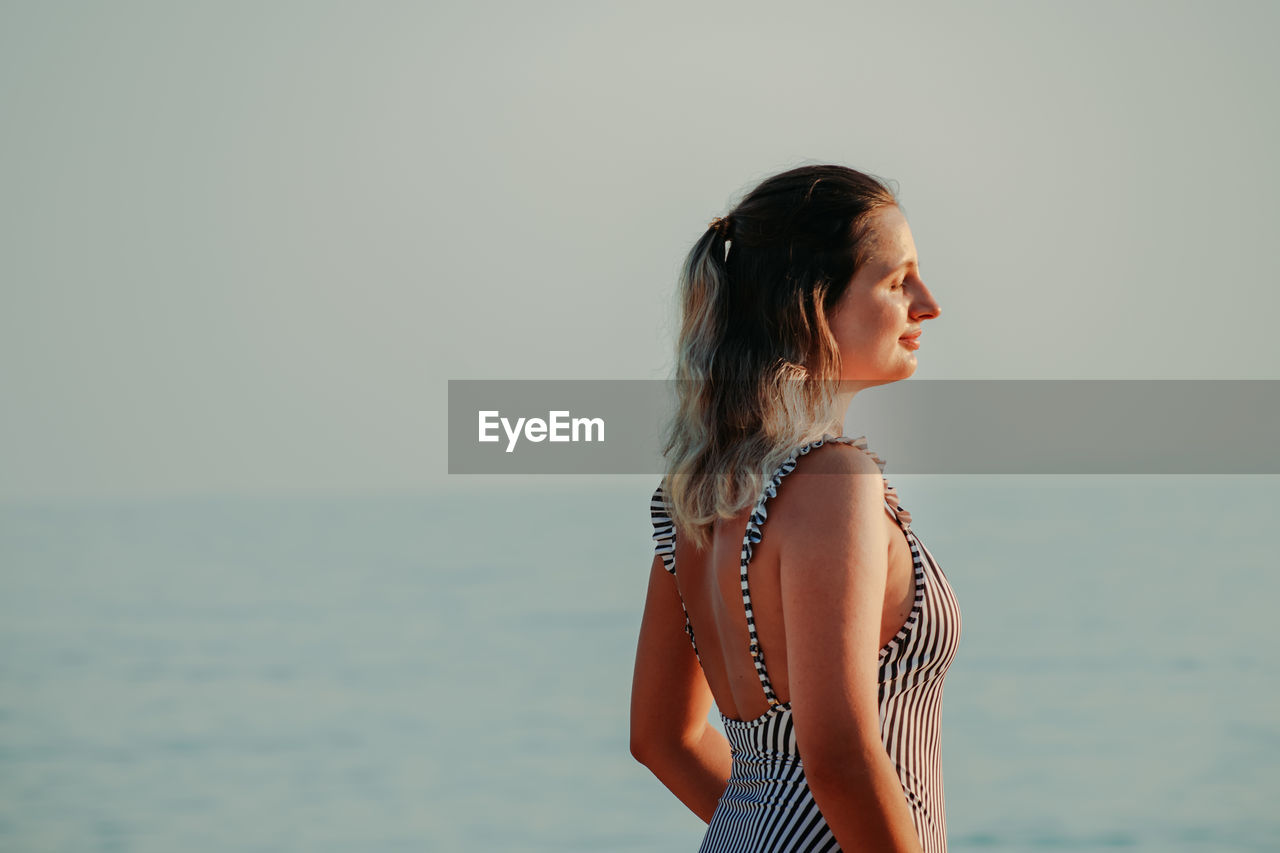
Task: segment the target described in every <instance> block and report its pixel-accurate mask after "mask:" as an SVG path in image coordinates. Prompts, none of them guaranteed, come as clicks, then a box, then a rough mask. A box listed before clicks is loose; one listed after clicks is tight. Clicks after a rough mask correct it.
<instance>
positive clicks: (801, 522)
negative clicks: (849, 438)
mask: <svg viewBox="0 0 1280 853" xmlns="http://www.w3.org/2000/svg"><path fill="white" fill-rule="evenodd" d="M862 452H864V451H862V450H860V449H858V448H856V447H850V446H848V445H841V444H828V445H825V446H823V447H819V448H817V449H816V450H814V452H812V453H810V454H809V455H808V456H807V457H805V459H804V461H803V463H802V464H797V467H796V469H795V471H794V473H791V474H790V476H788V477H787V487H786V488H785V489H781V490H779V491H778V492H777V495H776V496H775V497H772V498H770V499H769V502H768V531H769V533H768V535H767V536H763V537H761V539H760V541H759V542H758V543H756V544H755V545H754V546H753V548H752V552H751V557H750V600H751V606H752V610H753V615H754V622H755V627H756V634H757V637H758V642H759V651H760V654H761V657H762V658H763V659H764V660H766V661H768V671H769V679H770V681H771V682H772V686H773V690H774V693H775V694H776V696H777V700H778V701H779V702H781V703H784V704H785V703H787V702H789V700H790V695H791V692H790V689H789V682H788V672H787V631H786V620H785V614H784V613H783V608H782V584H781V571H782V566H783V563H784V560H785V555H786V553H787V543H788V542H789V541H792V542H793V541H797V537H812V536H821V535H822V531H820V530H814V529H812V528H813V525H811V524H808V523H807V519H806V518H805V517H804V515H802V514H801V513H799V512H798V511H797V510H796V506H798V505H799V504H801V503H804V502H806V501H807V500H812V499H813V498H814V497H818V498H820V497H821V495H822V490H823V489H824V488H826V487H829V486H830V485H831V484H832V479H831V477H829V476H823V475H826V474H830V473H832V472H833V470H834V467H833V464H832V463H833V461H835V460H833V459H832V457H831V454H838V453H862ZM806 493H807V494H806ZM751 514H752V509H751V508H748V509H745V510H743V511H742V512H741V513H740V514H739V515H738V516H735V517H734V518H732V519H721V520H718V521H717V522H716V523H715V524H714V525H713V527H712V530H711V542H710V545H709V547H708V548H707V549H706V550H703V551H699V550H697V549H696V548H694V546H693V545H691V544H689V543H688V542H686V541H681V540H677V541H676V544H675V551H674V554H673V556H674V561H675V565H676V566H677V567H678V569H677V571H676V572H675V577H676V583H677V585H678V588H679V591H680V597H681V598H682V599H683V601H684V606H685V609H686V612H687V614H688V618H689V624H690V626H691V627H692V629H693V632H694V636H695V637H696V638H697V649H698V655H699V659H700V661H701V663H702V669H703V672H704V673H705V674H706V678H707V684H708V686H709V687H710V689H711V693H712V696H713V697H714V698H715V701H716V705H717V707H718V708H719V709H720V712H721V713H722V714H724V715H725V716H726V717H729V718H730V719H736V720H752V719H755V718H757V717H760V716H761V715H762V714H764V713H765V712H767V711H768V710H769V702H768V701H767V699H766V696H765V694H764V692H763V691H762V689H761V683H760V679H759V676H758V675H757V670H756V665H755V662H754V661H753V658H752V655H751V652H750V642H751V638H750V633H749V630H748V625H747V617H746V613H745V611H744V608H743V587H742V557H743V538H744V533H745V532H746V530H747V525H748V521H749V519H750V518H751ZM881 521H882V523H883V524H885V525H886V526H887V528H888V541H889V546H888V551H887V554H886V556H885V572H886V584H885V597H884V601H883V604H882V607H881V619H880V645H881V647H882V648H883V647H884V646H886V645H887V644H889V643H890V642H891V641H892V640H893V638H894V637H895V635H897V634H898V633H899V631H900V629H902V627H903V625H904V623H905V622H906V621H907V619H908V618H909V616H910V614H911V610H912V605H913V602H914V600H915V596H916V584H915V571H914V568H913V563H912V554H911V547H910V545H909V543H908V541H907V538H906V536H905V535H904V533H903V531H902V529H901V528H900V527H899V525H898V522H897V521H896V520H895V518H894V516H893V514H892V513H891V512H890V511H889V508H888V507H887V506H886V508H885V514H884V515H883V517H882V519H881ZM789 568H791V567H789ZM792 570H794V569H792Z"/></svg>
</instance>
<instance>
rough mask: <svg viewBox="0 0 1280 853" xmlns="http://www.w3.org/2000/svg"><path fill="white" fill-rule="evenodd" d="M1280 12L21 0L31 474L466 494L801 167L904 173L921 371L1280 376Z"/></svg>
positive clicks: (11, 168) (5, 96) (17, 423)
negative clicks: (734, 217)
mask: <svg viewBox="0 0 1280 853" xmlns="http://www.w3.org/2000/svg"><path fill="white" fill-rule="evenodd" d="M1278 25H1280V6H1277V5H1276V4H1274V3H1268V2H1217V3H1209V2H1199V3H1185V2H1183V3H1178V2H1126V3H1122V4H1113V3H1098V2H1079V3H1071V4H1066V3H1021V2H978V3H965V4H950V3H943V2H926V3H915V4H884V3H876V4H870V3H856V2H847V1H846V2H839V3H797V4H790V5H788V6H787V7H786V8H783V7H781V6H779V5H777V4H766V3H747V2H735V3H701V4H687V3H666V2H652V3H645V4H634V3H633V4H621V3H587V2H575V3H570V2H555V0H551V2H546V3H540V4H522V3H515V2H506V3H485V2H477V3H467V4H461V3H458V4H441V3H386V2H375V3H366V4H353V3H325V2H296V0H288V1H287V2H278V3H271V4H251V3H216V4H215V3H190V4H170V3H158V2H157V3H141V2H122V3H114V4H109V5H107V4H89V3H68V4H38V3H6V4H4V5H3V6H0V112H2V114H3V115H4V116H5V121H4V130H3V133H0V217H2V219H0V394H2V397H0V399H3V407H2V408H0V500H5V501H19V502H21V501H28V500H48V499H63V498H66V499H79V498H115V497H161V498H163V497H165V496H177V495H192V494H197V495H199V494H239V495H270V494H331V493H352V492H362V493H363V492H378V493H382V492H438V491H441V490H448V489H453V488H459V487H463V488H465V487H469V486H474V485H475V483H474V482H472V481H474V479H475V478H460V477H457V476H455V477H453V478H450V477H449V476H448V474H447V468H446V453H445V447H446V438H447V434H446V401H447V381H448V380H449V379H587V378H590V379H611V378H617V379H661V378H665V377H667V376H668V375H669V374H670V371H671V368H672V342H673V336H674V329H675V320H676V316H675V313H674V309H675V304H674V301H673V295H674V288H675V285H676V275H677V272H678V268H679V265H680V263H681V261H682V260H683V258H684V255H685V253H686V252H687V251H688V249H689V248H690V246H691V245H692V244H693V243H694V242H695V241H696V240H697V238H698V237H699V236H700V235H701V233H702V232H703V230H704V229H705V227H706V224H707V222H708V221H709V220H710V219H711V218H712V217H714V216H718V215H722V214H723V213H725V212H726V211H727V210H729V209H730V208H731V207H732V205H733V204H734V202H735V201H736V200H737V199H738V198H740V197H741V195H743V194H744V193H745V192H747V191H748V190H750V189H751V188H752V187H753V186H754V185H755V184H756V183H758V182H759V181H760V180H762V179H764V178H765V177H767V176H769V175H771V174H773V173H776V172H778V171H782V170H785V169H788V168H792V167H794V166H797V165H802V164H805V163H821V162H832V163H839V164H842V165H846V166H852V167H854V168H858V169H862V170H864V171H868V172H871V173H873V174H876V175H878V176H881V177H883V178H886V179H889V180H891V181H892V182H893V183H894V185H895V186H896V187H897V189H898V192H899V197H900V199H901V202H902V205H903V208H904V211H905V212H906V214H907V218H908V220H909V222H910V224H911V228H912V230H913V234H914V238H915V242H916V246H917V248H918V250H919V255H920V269H921V273H922V275H923V277H924V279H925V281H926V282H927V283H928V284H929V286H930V289H931V290H932V292H933V293H934V295H935V297H936V298H937V299H938V301H939V303H940V304H941V307H942V311H941V314H940V316H939V317H938V319H936V320H933V321H929V323H927V324H926V332H927V334H926V337H925V340H924V346H923V347H922V348H921V350H920V352H919V353H917V356H918V359H919V368H918V370H917V372H916V375H915V376H916V378H926V379H1037V378H1042V379H1277V378H1280V343H1278V342H1277V340H1276V338H1275V337H1274V336H1271V335H1269V334H1267V333H1266V331H1265V326H1266V325H1267V324H1268V323H1269V322H1270V321H1271V320H1272V318H1273V317H1274V316H1275V313H1276V309H1277V308H1280V296H1278V295H1277V287H1276V285H1277V283H1278V282H1280V260H1277V258H1276V256H1275V253H1274V252H1271V251H1270V247H1271V245H1272V243H1273V241H1274V237H1273V235H1274V234H1275V233H1276V231H1277V226H1278V225H1280V213H1278V212H1277V208H1276V204H1275V199H1276V198H1277V197H1280V170H1278V167H1277V165H1276V161H1275V157H1274V152H1275V151H1277V150H1280V126H1278V123H1280V118H1278V113H1277V111H1276V109H1275V107H1274V97H1275V92H1276V91H1277V90H1280V86H1278V85H1277V84H1278V83H1280V60H1277V59H1276V58H1275V52H1274V50H1272V49H1271V48H1272V47H1273V45H1272V44H1271V42H1272V34H1273V33H1274V32H1276V29H1277V26H1278Z"/></svg>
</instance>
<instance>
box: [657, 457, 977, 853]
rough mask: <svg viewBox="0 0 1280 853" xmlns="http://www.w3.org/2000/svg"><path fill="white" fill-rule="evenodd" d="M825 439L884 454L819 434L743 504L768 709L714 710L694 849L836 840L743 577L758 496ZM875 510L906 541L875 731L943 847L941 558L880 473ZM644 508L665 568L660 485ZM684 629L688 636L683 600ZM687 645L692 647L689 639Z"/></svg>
mask: <svg viewBox="0 0 1280 853" xmlns="http://www.w3.org/2000/svg"><path fill="white" fill-rule="evenodd" d="M828 441H830V442H838V443H840V444H850V445H853V446H855V447H858V448H859V449H861V450H862V451H863V452H865V453H867V454H868V455H870V456H871V457H872V459H874V460H875V461H876V464H877V465H878V466H879V467H880V470H881V472H883V471H884V460H882V459H880V457H878V456H876V455H875V454H874V453H872V452H871V451H870V450H868V449H867V445H866V440H865V438H864V437H859V438H856V439H855V438H848V437H846V436H831V435H828V436H824V437H823V438H822V439H819V440H817V441H814V442H811V443H810V444H806V445H804V446H802V447H800V448H798V449H797V450H796V451H795V453H793V454H791V456H790V457H788V459H787V460H786V461H785V462H783V463H782V465H781V466H780V467H779V468H778V471H777V473H776V474H774V476H773V479H772V480H771V481H770V482H768V483H767V484H766V485H765V487H764V490H763V493H762V494H761V496H760V500H759V501H758V502H757V503H756V506H755V509H754V510H753V511H752V513H751V516H750V519H749V521H748V522H747V530H746V533H745V535H744V536H743V539H742V560H741V570H742V601H743V606H744V607H745V609H746V616H747V629H748V631H749V632H750V638H751V641H750V647H749V649H748V651H749V652H750V653H751V657H752V659H753V660H754V661H755V667H756V673H757V675H759V677H760V684H761V686H762V687H763V688H764V694H765V698H766V699H767V700H768V702H769V710H768V711H766V712H765V713H764V714H762V715H761V716H759V717H757V718H756V719H754V720H734V719H731V718H729V717H726V716H724V714H721V715H720V719H721V720H722V721H723V723H724V731H725V735H726V736H727V737H728V740H729V745H730V747H731V749H732V756H733V765H732V771H731V773H730V776H729V783H728V786H727V787H726V788H725V791H724V794H723V795H722V796H721V797H720V802H719V804H718V805H717V807H716V810H715V813H714V815H713V816H712V818H711V823H710V825H709V826H708V827H707V832H706V835H705V836H704V838H703V841H702V846H701V847H700V848H699V853H736V851H742V853H746V851H751V852H752V853H772V852H773V851H836V850H839V849H840V848H839V846H838V845H837V844H836V839H835V837H834V836H833V835H832V834H831V830H830V828H828V826H827V823H826V820H825V819H824V818H823V816H822V813H821V812H820V811H819V810H818V806H817V803H816V802H814V799H813V795H812V794H811V793H810V791H809V786H808V783H807V782H806V780H805V776H804V767H803V766H802V762H801V759H800V754H799V751H798V750H797V748H796V737H795V731H794V728H793V725H792V718H791V706H790V704H789V703H785V704H784V703H779V702H778V700H777V697H776V696H775V695H774V692H773V687H772V685H771V684H770V683H769V676H768V673H767V672H766V671H765V667H764V661H763V659H762V656H761V655H760V649H759V643H758V638H757V636H756V625H755V618H754V615H753V614H752V609H751V595H750V592H749V590H748V587H747V566H748V563H750V561H751V552H752V546H753V545H754V544H756V543H758V542H759V541H760V537H761V533H762V528H763V526H764V522H765V519H766V518H767V516H768V512H767V510H766V506H765V504H766V502H767V501H768V499H769V498H772V497H777V491H778V486H779V484H780V483H781V482H782V480H783V478H784V477H786V476H787V474H789V473H791V472H792V471H793V470H795V467H796V463H797V461H798V460H799V458H800V457H801V456H803V455H805V454H807V453H808V452H809V451H810V450H813V449H814V448H816V447H821V446H822V444H823V443H825V442H828ZM885 510H886V511H887V512H888V513H889V515H890V517H892V518H893V519H894V521H895V522H897V524H898V526H899V527H900V528H901V529H902V532H903V534H904V535H905V536H906V539H907V543H908V544H909V545H910V547H911V562H912V565H913V567H914V571H915V601H914V603H913V604H912V608H911V613H910V615H909V616H908V617H907V620H906V622H905V623H904V624H903V626H902V628H901V629H899V631H898V633H897V635H896V636H894V638H893V639H892V640H890V641H889V643H888V644H887V645H885V646H884V648H882V649H881V650H880V675H879V681H880V688H879V703H880V734H881V737H882V739H883V741H884V746H885V750H886V751H887V752H888V754H889V758H890V760H891V761H892V762H893V765H894V767H895V768H896V769H897V771H898V778H899V779H900V780H901V782H902V790H903V793H904V794H905V795H906V798H907V803H908V805H909V806H910V807H911V816H912V820H913V822H914V824H915V828H916V833H917V834H918V835H919V836H920V841H921V845H922V846H923V848H924V851H925V853H945V851H946V849H947V820H946V808H945V805H944V803H943V794H942V762H941V758H942V756H941V742H940V724H941V712H942V682H943V677H944V676H945V675H946V672H947V668H948V667H949V666H950V665H951V661H952V659H953V658H954V657H955V653H956V647H957V645H958V643H959V640H960V609H959V606H958V604H957V602H956V598H955V595H954V593H953V592H952V590H951V587H950V585H949V584H948V583H947V579H946V576H945V575H943V573H942V569H941V567H939V565H938V563H937V561H935V560H934V558H933V555H932V554H930V553H929V550H928V549H927V548H925V546H924V543H922V542H921V541H920V540H919V539H918V538H917V537H916V535H915V533H914V532H913V531H912V530H911V528H910V522H911V516H910V514H909V513H908V512H907V511H906V510H905V509H903V508H902V506H901V505H899V503H898V498H897V494H896V493H895V492H894V490H893V487H892V486H890V485H889V484H888V483H887V482H886V483H885ZM650 515H651V517H652V521H653V528H654V531H653V538H654V541H655V542H656V543H657V546H656V551H657V553H658V554H659V555H661V557H662V561H663V565H664V566H665V567H666V569H667V571H668V572H670V573H671V574H672V575H674V574H675V525H674V524H673V522H672V521H671V518H670V515H669V511H668V508H667V504H666V494H665V492H664V490H663V487H662V485H659V486H658V489H657V491H655V492H654V494H653V498H652V501H651V502H650ZM682 606H683V603H682ZM685 632H686V633H687V634H688V635H689V640H690V641H691V642H693V640H694V637H693V627H692V625H690V624H689V615H688V611H687V610H686V612H685ZM694 652H695V653H696V652H697V643H696V642H694Z"/></svg>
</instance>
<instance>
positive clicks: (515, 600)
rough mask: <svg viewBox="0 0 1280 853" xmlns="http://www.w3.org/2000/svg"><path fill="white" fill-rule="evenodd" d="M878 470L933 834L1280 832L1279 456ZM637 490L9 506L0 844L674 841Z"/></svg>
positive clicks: (1214, 844)
mask: <svg viewBox="0 0 1280 853" xmlns="http://www.w3.org/2000/svg"><path fill="white" fill-rule="evenodd" d="M891 473H892V472H890V474H891ZM890 480H891V482H893V483H894V484H895V485H896V486H897V487H898V491H899V493H900V495H901V496H902V501H903V505H904V506H906V507H907V508H908V509H909V510H910V511H911V513H912V516H913V525H912V526H913V528H914V529H915V530H916V531H917V532H918V533H919V535H920V536H921V538H922V539H923V541H924V542H925V543H926V544H927V545H928V546H929V548H930V550H932V551H933V553H934V554H935V555H936V556H937V557H938V559H939V561H940V562H941V564H942V566H943V569H944V570H945V571H946V572H947V574H948V577H949V578H950V580H951V583H952V586H953V587H954V588H955V590H956V593H957V595H958V596H959V599H960V603H961V606H962V608H963V610H964V620H965V621H964V637H963V641H962V644H961V647H960V652H959V654H958V656H957V659H956V662H955V664H954V665H953V667H952V670H951V673H950V675H949V676H948V681H947V690H946V703H945V710H944V714H943V716H944V733H943V760H944V771H945V781H946V791H947V811H948V825H949V834H950V843H951V849H952V850H953V851H976V850H989V849H995V850H1013V851H1016V850H1041V849H1049V850H1057V851H1069V850H1098V849H1113V848H1122V849H1130V850H1151V851H1155V850H1159V851H1192V850H1195V851H1233V850H1280V812H1277V810H1276V808H1275V802H1276V799H1277V796H1280V781H1278V777H1280V774H1278V773H1277V767H1278V766H1280V678H1278V676H1280V663H1278V660H1280V658H1278V656H1277V651H1280V649H1278V646H1280V642H1278V641H1277V639H1276V634H1275V631H1274V628H1273V627H1272V626H1273V625H1274V611H1275V608H1276V601H1277V594H1280V580H1278V579H1277V568H1278V567H1280V566H1278V563H1280V560H1277V558H1276V556H1275V550H1274V549H1275V547H1276V545H1277V543H1276V542H1275V541H1274V539H1275V536H1274V531H1275V529H1276V525H1277V517H1278V515H1280V513H1278V510H1280V478H1275V477H1268V478H1264V477H1254V478H1249V477H1235V478H1227V477H1222V478H1209V477H1185V478H1177V477H1148V478H1110V479H1109V478H1088V479H1086V478H1070V477H1063V478H1057V479H1039V480H1037V479H1033V478H1027V477H1008V478H985V479H983V478H973V477H949V478H924V477H916V478H912V477H900V478H895V477H892V476H891V477H890ZM655 482H656V480H655ZM653 485H654V483H653V482H649V481H648V479H639V478H638V479H636V480H635V481H634V485H633V486H632V487H631V488H629V489H619V488H617V487H614V488H611V489H609V490H602V491H597V492H592V493H577V494H574V493H567V492H565V493H551V494H544V495H540V496H535V497H533V498H527V497H522V496H518V495H515V494H513V493H512V492H511V491H510V490H508V489H503V490H499V489H497V488H495V489H494V494H492V495H489V496H474V495H473V496H467V497H450V498H422V499H394V500H392V499H367V498H365V499H350V500H277V501H266V500H230V499H228V500H221V501H219V500H185V501H173V502H155V503H138V502H134V503H119V504H92V505H90V504H84V505H60V506H54V505H45V506H29V507H18V506H12V505H11V506H8V507H4V508H0V850H4V851H22V853H25V851H76V853H80V851H85V853H90V852H91V851H164V853H172V851H174V850H184V851H188V853H203V851H219V853H222V851H230V850H234V851H245V853H248V851H328V850H333V851H339V850H340V851H344V853H349V851H352V850H360V851H368V852H369V853H372V852H373V851H400V850H405V851H408V850H414V851H422V850H431V851H436V850H439V851H454V850H458V851H461V850H468V851H471V850H498V851H503V850H530V851H532V850H537V851H565V850H647V851H669V850H693V849H695V848H696V846H697V842H698V840H699V838H700V836H701V827H702V824H701V823H700V822H699V821H698V820H697V819H696V818H695V817H693V816H692V815H691V814H690V813H688V812H687V811H685V810H684V808H683V806H681V805H680V804H679V802H678V801H676V800H675V798H674V797H672V796H671V795H670V794H668V793H667V791H666V790H665V789H664V788H663V787H662V786H661V784H660V783H658V782H657V781H656V780H655V779H654V778H653V777H652V776H650V775H649V774H648V772H647V771H646V770H644V769H643V768H642V767H640V766H639V765H638V764H635V763H634V762H633V761H632V760H631V758H630V756H629V754H628V750H627V702H628V694H629V688H630V677H631V656H632V654H633V651H634V643H635V636H636V629H637V626H638V621H639V615H640V608H641V604H642V596H643V593H644V587H645V580H646V572H647V570H648V566H649V561H650V559H651V550H650V549H651V545H652V543H651V541H650V539H649V533H650V528H649V527H648V523H649V522H648V515H647V513H648V498H649V494H650V492H651V491H652V488H653Z"/></svg>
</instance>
